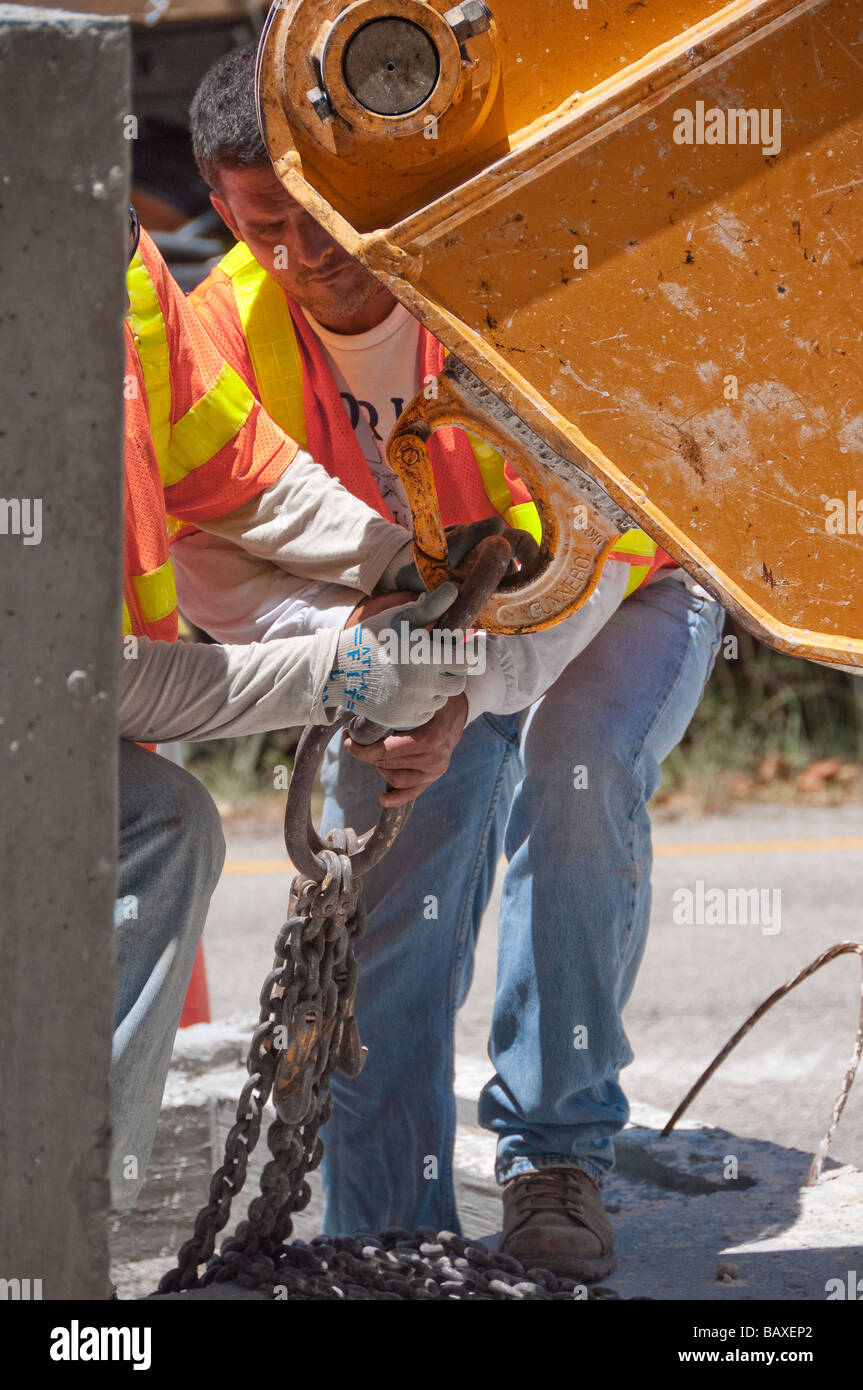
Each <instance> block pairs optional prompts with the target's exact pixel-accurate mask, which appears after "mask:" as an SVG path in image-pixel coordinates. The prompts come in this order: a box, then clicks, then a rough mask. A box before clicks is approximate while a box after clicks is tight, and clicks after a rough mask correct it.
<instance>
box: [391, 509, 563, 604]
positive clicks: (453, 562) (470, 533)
mask: <svg viewBox="0 0 863 1390" xmlns="http://www.w3.org/2000/svg"><path fill="white" fill-rule="evenodd" d="M444 535H445V536H446V546H447V559H448V561H449V563H450V567H451V568H452V569H458V567H459V565H461V564H463V563H464V561H465V560H466V559H467V557H468V555H469V554H470V552H471V551H472V550H473V548H474V546H475V545H479V543H480V541H484V540H485V538H486V536H505V537H506V539H507V540H508V541H509V543H510V545H511V546H512V553H513V559H512V561H511V562H510V566H509V569H508V570H507V574H508V575H509V574H515V570H516V565H515V562H516V560H518V562H519V563H520V564H522V565H526V564H528V563H529V562H530V561H531V560H534V559H535V558H536V555H537V552H538V551H539V546H538V545H537V543H536V541H535V540H534V538H533V536H532V535H531V534H530V532H529V531H518V530H515V529H514V528H513V527H511V526H507V524H506V522H505V521H504V519H503V517H502V516H487V517H485V518H484V519H483V520H482V521H470V522H464V523H462V524H459V525H458V526H445V527H444ZM397 589H409V590H411V591H412V592H413V593H415V594H421V593H422V592H423V591H424V589H425V583H424V582H423V580H422V579H421V578H420V572H419V570H418V569H417V567H416V564H415V562H414V558H413V542H412V541H408V542H406V543H405V545H403V546H402V548H401V550H398V551H397V552H396V554H395V555H394V557H393V559H392V560H390V562H389V564H388V565H387V567H386V569H385V570H384V572H383V574H382V575H381V577H380V579H379V581H378V587H377V590H376V592H379V591H380V590H384V592H386V591H387V590H397Z"/></svg>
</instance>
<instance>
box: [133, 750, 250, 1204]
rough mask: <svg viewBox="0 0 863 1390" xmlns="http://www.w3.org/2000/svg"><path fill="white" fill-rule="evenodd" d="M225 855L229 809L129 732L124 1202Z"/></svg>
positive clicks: (146, 1148)
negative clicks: (224, 818) (224, 812)
mask: <svg viewBox="0 0 863 1390" xmlns="http://www.w3.org/2000/svg"><path fill="white" fill-rule="evenodd" d="M224 857H225V842H224V839H223V838H222V826H221V822H220V820H219V813H218V811H217V810H216V807H215V805H214V803H213V801H212V799H211V797H210V795H209V793H208V792H207V791H205V789H204V788H203V787H202V786H201V784H200V782H198V781H196V780H195V778H194V777H192V776H190V774H189V773H188V772H184V771H183V769H182V768H181V767H177V766H176V765H175V764H174V763H171V762H168V761H167V759H165V758H162V757H159V755H158V754H156V753H150V752H148V750H147V749H145V748H140V747H139V746H138V745H137V744H135V743H130V742H128V741H127V740H125V739H122V740H121V741H120V833H119V876H118V881H117V894H118V896H117V901H116V903H115V905H114V927H115V943H116V971H117V974H116V989H115V1002H114V1039H113V1046H112V1059H111V1087H112V1099H113V1105H112V1126H111V1201H112V1205H113V1206H114V1208H115V1209H116V1210H118V1211H127V1210H129V1208H130V1207H132V1206H133V1205H134V1203H135V1199H136V1197H137V1195H138V1192H139V1190H140V1188H141V1186H142V1185H143V1182H144V1176H145V1171H146V1167H147V1162H148V1160H149V1157H150V1150H151V1149H152V1147H153V1140H154V1138H155V1134H156V1125H157V1123H158V1119H159V1107H160V1105H161V1101H162V1092H163V1090H164V1089H165V1078H166V1076H167V1074H168V1067H169V1065H170V1061H171V1049H172V1047H173V1043H174V1035H175V1033H176V1031H177V1025H178V1023H179V1021H180V1014H181V1012H182V1009H183V1001H184V999H185V997H186V990H187V989H188V986H189V978H190V976H191V973H192V966H193V964H194V960H195V952H196V950H197V947H198V940H199V938H200V935H201V932H202V931H203V928H204V922H205V920H206V917H207V909H208V907H209V905H210V898H211V896H212V893H213V890H214V888H215V886H216V884H217V883H218V881H219V874H220V873H221V871H222V863H223V861H224Z"/></svg>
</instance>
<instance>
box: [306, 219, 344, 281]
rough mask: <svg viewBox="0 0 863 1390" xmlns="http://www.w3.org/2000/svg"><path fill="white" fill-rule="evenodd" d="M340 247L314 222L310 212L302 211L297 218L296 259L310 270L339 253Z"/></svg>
mask: <svg viewBox="0 0 863 1390" xmlns="http://www.w3.org/2000/svg"><path fill="white" fill-rule="evenodd" d="M341 253H342V248H341V247H340V246H339V243H338V242H337V241H334V240H333V238H332V237H331V236H330V234H329V232H327V231H325V229H324V228H323V227H322V226H321V225H320V223H318V222H316V221H315V219H314V218H313V217H312V216H311V214H310V213H304V214H303V216H302V217H301V218H300V219H299V223H298V225H297V227H296V248H295V254H296V256H297V259H298V260H299V261H300V262H301V263H302V264H303V265H305V266H308V268H309V269H310V270H312V269H315V268H316V267H317V266H319V265H321V264H322V262H324V261H329V260H332V259H334V258H335V257H337V256H339V255H341Z"/></svg>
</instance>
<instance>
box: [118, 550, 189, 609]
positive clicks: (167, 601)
mask: <svg viewBox="0 0 863 1390" xmlns="http://www.w3.org/2000/svg"><path fill="white" fill-rule="evenodd" d="M132 586H133V588H134V590H135V597H136V598H137V600H138V607H139V609H140V610H141V617H142V618H143V619H144V622H145V623H157V622H159V620H160V619H161V618H167V617H168V615H169V614H170V613H173V611H174V609H175V608H176V606H177V589H176V585H175V583H174V566H173V565H172V564H171V561H170V559H168V560H166V561H165V563H164V564H163V565H160V566H159V568H158V569H157V570H151V571H150V573H149V574H134V575H133V576H132ZM123 606H124V608H125V604H124V605H123ZM125 616H126V615H125V614H124V621H125Z"/></svg>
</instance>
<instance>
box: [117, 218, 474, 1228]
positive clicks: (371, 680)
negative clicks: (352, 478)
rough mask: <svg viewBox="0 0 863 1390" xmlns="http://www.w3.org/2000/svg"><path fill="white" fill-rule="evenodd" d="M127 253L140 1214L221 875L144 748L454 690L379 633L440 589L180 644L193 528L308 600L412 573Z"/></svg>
mask: <svg viewBox="0 0 863 1390" xmlns="http://www.w3.org/2000/svg"><path fill="white" fill-rule="evenodd" d="M131 243H132V244H131V246H130V266H129V271H128V276H127V288H128V297H129V301H130V304H129V312H128V315H127V317H126V321H125V325H124V331H125V346H126V369H125V370H126V375H125V384H124V394H125V398H126V434H125V545H124V552H125V569H124V601H123V630H124V631H123V637H122V641H121V651H120V665H119V734H120V757H119V765H120V816H119V820H120V834H119V879H118V897H117V902H116V909H115V926H116V939H117V996H116V1012H115V1032H114V1041H113V1065H112V1083H113V1090H114V1107H113V1143H112V1159H111V1186H112V1199H113V1202H114V1205H115V1207H116V1208H117V1209H118V1210H125V1209H128V1208H129V1207H130V1206H131V1205H132V1204H133V1203H134V1200H135V1197H136V1195H137V1193H138V1190H139V1188H140V1186H141V1183H142V1182H143V1180H144V1173H145V1169H146V1164H147V1160H148V1157H149V1154H150V1150H151V1147H152V1143H153V1137H154V1134H155V1128H156V1122H157V1119H158V1112H159V1104H160V1099H161V1095H162V1091H163V1089H164V1084H165V1077H166V1074H167V1070H168V1064H169V1061H170V1056H171V1046H172V1043H173V1039H174V1034H175V1032H176V1028H177V1024H178V1021H179V1017H180V1010H181V1007H182V1004H183V999H184V997H185V993H186V988H187V986H188V982H189V976H190V974H191V970H192V963H193V961H194V957H195V952H196V949H197V945H198V938H199V937H200V934H201V931H202V929H203V926H204V920H205V918H206V915H207V908H208V904H209V901H210V897H211V894H212V892H213V889H214V888H215V885H216V882H217V881H218V877H219V873H220V871H221V867H222V860H223V855H224V843H223V840H222V833H221V827H220V823H219V816H218V813H217V811H216V808H215V806H214V804H213V802H212V800H211V799H210V797H209V795H208V793H207V792H206V791H205V790H204V788H203V787H202V786H201V784H200V783H199V782H197V781H196V780H195V779H194V778H193V777H191V776H190V775H189V774H188V773H187V772H185V771H184V770H183V769H182V768H180V767H177V766H175V765H174V764H173V763H171V762H169V761H168V760H167V759H165V758H161V757H159V756H157V755H156V753H154V752H152V751H150V750H148V749H147V748H144V747H140V746H139V742H140V743H152V742H155V741H156V740H169V739H182V738H190V739H206V738H217V737H224V736H230V735H233V734H243V733H253V732H257V731H260V730H269V729H281V728H284V727H285V726H286V725H296V724H302V723H305V722H306V720H312V721H314V722H318V723H330V722H332V719H333V717H334V713H335V711H336V710H337V709H339V707H341V706H344V707H345V708H346V709H356V710H357V711H359V712H362V713H363V714H366V715H367V716H369V717H370V718H372V719H374V720H381V721H383V722H384V723H386V724H388V725H392V726H393V727H401V728H412V727H414V726H415V725H417V724H422V723H423V722H424V721H425V720H427V719H429V718H430V717H431V716H432V715H433V714H434V712H435V710H437V709H438V708H440V707H441V706H443V705H444V704H445V703H446V701H447V699H448V698H449V696H450V694H452V693H458V692H460V691H461V690H462V689H463V688H464V683H465V679H466V676H465V668H464V667H463V666H462V667H458V666H452V665H447V664H445V663H444V662H442V661H441V660H439V659H436V657H435V652H434V650H431V651H430V652H429V653H427V654H426V655H427V657H428V660H427V662H426V664H424V665H421V666H420V665H415V664H409V663H408V662H407V661H406V660H405V659H404V658H403V657H400V655H399V648H398V643H396V644H392V643H384V641H383V638H381V637H379V634H381V632H382V630H383V629H384V628H385V626H386V625H388V624H389V623H390V622H395V623H397V624H400V623H402V622H405V621H407V622H408V623H409V624H412V625H417V626H420V627H422V626H426V625H427V624H429V623H431V622H432V621H434V620H435V619H436V618H438V617H440V616H441V615H442V614H443V613H444V612H445V610H446V608H447V607H448V606H449V604H450V603H451V602H452V600H453V598H454V597H455V594H456V589H455V586H454V585H452V584H449V585H442V586H441V588H440V589H438V590H436V591H435V592H434V593H433V594H426V595H425V597H424V598H423V599H422V600H420V601H419V602H412V603H410V604H408V605H406V606H400V607H397V608H395V610H394V611H393V610H392V604H393V601H394V599H393V596H392V595H391V594H390V595H387V596H385V597H383V598H380V599H378V600H375V601H374V602H375V604H376V606H377V607H378V608H381V607H383V606H384V605H387V606H388V607H389V609H390V611H388V612H386V613H380V614H379V615H378V616H377V617H371V618H367V619H363V620H362V621H361V622H359V623H358V624H357V625H355V626H353V627H351V629H350V630H349V631H344V632H342V631H340V630H339V629H338V628H336V627H329V628H327V629H326V630H324V631H321V632H319V633H314V632H312V633H310V634H309V635H307V636H299V637H294V638H291V639H285V640H281V641H275V642H269V643H267V645H266V646H262V645H260V644H255V645H248V646H234V647H224V646H210V645H206V644H199V643H185V642H182V643H178V642H177V600H176V591H175V587H174V578H173V570H172V566H171V559H170V555H169V545H168V535H169V531H172V530H173V531H175V532H178V531H180V530H182V527H183V526H185V525H188V524H190V523H194V524H195V525H196V526H199V527H212V528H214V530H216V531H217V532H218V533H219V534H221V535H226V536H231V537H233V538H234V539H235V540H236V541H237V543H238V544H246V545H249V546H252V547H253V546H254V545H255V544H256V543H258V542H259V541H260V538H261V536H264V537H265V536H266V535H267V528H268V527H273V526H274V525H277V526H278V542H277V544H276V545H275V546H270V548H269V550H268V553H269V554H270V555H271V557H272V560H273V562H274V563H276V564H278V565H279V566H280V567H283V568H284V569H290V570H291V571H292V572H293V573H294V574H297V575H301V576H303V579H304V580H306V581H308V580H320V581H326V582H329V583H336V584H339V585H353V586H355V587H354V588H352V589H349V588H344V589H342V590H341V592H343V593H345V594H352V595H353V598H354V600H359V599H361V598H362V596H363V594H369V593H370V592H371V589H372V588H373V587H375V586H376V585H378V584H379V583H380V582H381V581H382V582H383V584H384V585H385V586H386V585H387V583H388V580H387V572H388V569H389V570H392V571H395V570H398V569H401V568H402V567H403V566H404V565H405V563H407V562H409V560H410V540H409V538H408V537H407V536H406V535H405V532H404V531H403V530H402V529H401V528H400V527H398V526H395V525H393V524H392V523H390V522H388V521H385V520H384V519H383V518H382V517H380V516H379V515H378V514H377V513H376V512H373V511H371V510H370V509H369V508H368V507H366V506H365V505H364V504H363V503H361V502H359V501H357V499H356V498H354V497H352V496H351V494H350V493H348V492H347V491H346V490H345V489H344V488H343V487H341V486H340V485H339V484H338V483H337V482H335V480H334V479H332V478H330V476H329V475H328V474H327V473H326V472H325V471H324V470H323V469H322V468H320V467H318V465H316V464H315V463H313V462H312V460H311V459H310V458H309V456H308V455H307V454H306V453H305V452H304V451H302V450H300V449H299V448H298V446H297V445H296V443H294V442H293V441H291V440H288V439H286V438H285V436H284V435H283V434H282V433H281V431H280V430H279V429H278V428H277V427H276V426H275V425H274V424H273V423H272V421H271V420H269V419H268V418H267V417H266V415H265V414H264V412H263V410H262V409H261V407H260V405H259V404H258V402H257V401H256V400H254V398H253V396H252V395H251V393H250V392H249V391H248V390H247V388H246V387H245V386H244V385H243V383H242V382H241V381H240V380H239V378H238V377H237V376H236V374H235V373H234V372H233V371H232V370H231V368H230V367H228V366H227V364H226V363H225V362H224V361H223V360H222V358H221V356H220V354H219V352H218V351H217V350H216V349H215V348H214V346H213V344H212V343H211V342H210V341H209V339H208V338H207V334H206V332H205V331H204V329H203V327H202V325H201V323H200V321H199V320H198V319H197V318H196V317H195V315H194V314H193V313H192V312H191V310H190V309H189V307H188V304H187V302H186V300H185V299H184V298H183V295H182V294H181V292H180V291H179V289H178V288H177V286H176V285H175V284H174V282H173V281H172V279H171V277H170V275H169V274H168V271H167V269H166V267H165V265H164V262H163V261H162V259H161V257H160V255H159V253H158V251H157V250H156V248H155V246H154V245H153V243H152V241H151V240H150V239H149V237H147V235H146V233H141V234H140V245H138V228H137V223H136V219H135V218H134V215H133V219H132V233H131ZM169 518H170V520H169ZM393 587H394V585H393V584H392V583H389V588H390V589H392V588H393ZM408 597H410V595H408ZM369 606H370V605H367V608H368V607H369ZM348 621H349V622H352V621H354V619H353V616H351V617H349V619H348ZM397 630H398V629H397ZM382 646H383V647H384V648H385V650H384V651H383V656H384V657H385V658H386V659H384V660H381V659H379V656H380V655H381V647H382ZM438 655H439V654H438Z"/></svg>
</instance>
